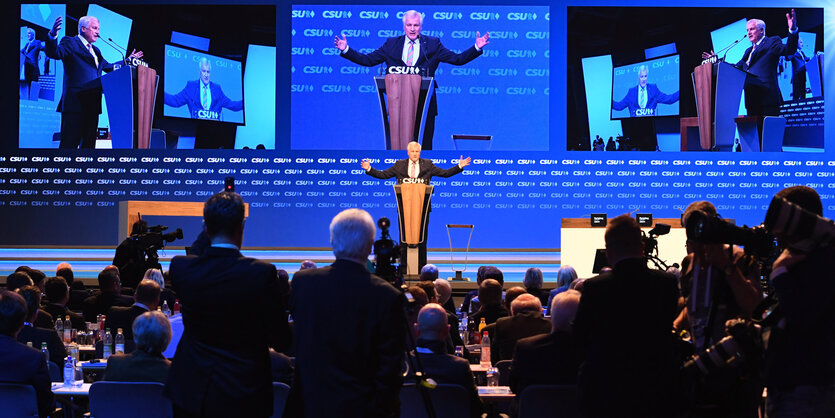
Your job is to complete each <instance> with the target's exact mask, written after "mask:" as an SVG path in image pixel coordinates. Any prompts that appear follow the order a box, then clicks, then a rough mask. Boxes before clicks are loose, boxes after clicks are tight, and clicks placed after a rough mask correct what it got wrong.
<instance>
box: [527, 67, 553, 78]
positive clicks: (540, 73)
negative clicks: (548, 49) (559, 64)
mask: <svg viewBox="0 0 835 418" xmlns="http://www.w3.org/2000/svg"><path fill="white" fill-rule="evenodd" d="M549 73H550V70H547V69H542V68H528V69H527V70H525V75H526V76H528V77H547V76H548V75H549Z"/></svg>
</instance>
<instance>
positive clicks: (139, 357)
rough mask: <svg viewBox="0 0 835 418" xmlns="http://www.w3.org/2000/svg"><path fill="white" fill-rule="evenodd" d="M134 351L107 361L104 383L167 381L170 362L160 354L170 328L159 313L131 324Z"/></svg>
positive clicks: (147, 315)
mask: <svg viewBox="0 0 835 418" xmlns="http://www.w3.org/2000/svg"><path fill="white" fill-rule="evenodd" d="M133 340H134V342H136V351H134V352H132V353H130V354H115V355H113V356H110V358H109V359H108V360H107V367H106V368H105V369H104V380H113V381H120V382H160V383H165V381H166V380H167V379H168V368H169V367H170V366H171V362H170V361H168V360H167V359H166V358H165V357H163V356H162V352H163V351H164V350H165V348H166V347H168V343H169V342H171V325H170V324H169V323H168V318H166V317H165V315H164V314H163V313H162V312H156V311H154V312H145V313H144V314H142V315H139V316H138V317H137V318H136V320H134V321H133Z"/></svg>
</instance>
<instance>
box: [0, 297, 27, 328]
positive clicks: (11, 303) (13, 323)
mask: <svg viewBox="0 0 835 418" xmlns="http://www.w3.org/2000/svg"><path fill="white" fill-rule="evenodd" d="M25 318H26V301H25V300H23V296H20V295H18V294H17V293H15V292H10V291H8V290H0V334H2V335H7V336H9V337H13V336H14V335H15V333H17V332H18V331H19V330H20V327H22V326H23V321H24V319H25Z"/></svg>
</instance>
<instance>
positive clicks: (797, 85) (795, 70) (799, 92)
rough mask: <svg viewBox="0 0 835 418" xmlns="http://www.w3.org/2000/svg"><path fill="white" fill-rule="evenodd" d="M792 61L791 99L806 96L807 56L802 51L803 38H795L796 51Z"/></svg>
mask: <svg viewBox="0 0 835 418" xmlns="http://www.w3.org/2000/svg"><path fill="white" fill-rule="evenodd" d="M789 58H790V59H791V63H792V99H793V100H801V99H805V98H806V63H807V62H809V57H807V56H806V54H804V53H803V39H799V38H798V40H797V52H795V53H794V55H792V56H791V57H789Z"/></svg>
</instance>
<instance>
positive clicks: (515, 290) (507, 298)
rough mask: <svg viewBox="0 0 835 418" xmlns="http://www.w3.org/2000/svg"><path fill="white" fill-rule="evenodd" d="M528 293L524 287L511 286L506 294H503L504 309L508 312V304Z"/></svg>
mask: <svg viewBox="0 0 835 418" xmlns="http://www.w3.org/2000/svg"><path fill="white" fill-rule="evenodd" d="M525 293H528V292H527V291H526V290H525V288H524V287H522V286H513V287H511V288H510V289H507V292H505V294H504V308H505V309H507V311H508V312H510V304H511V303H513V301H514V300H515V299H516V298H518V297H519V296H522V295H524V294H525Z"/></svg>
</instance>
